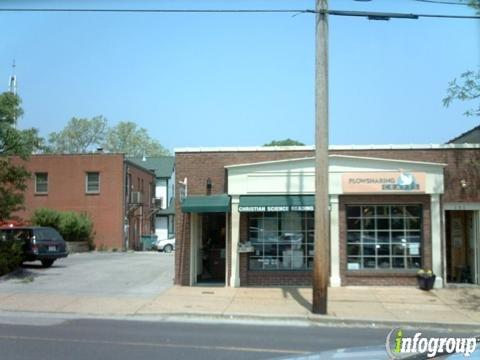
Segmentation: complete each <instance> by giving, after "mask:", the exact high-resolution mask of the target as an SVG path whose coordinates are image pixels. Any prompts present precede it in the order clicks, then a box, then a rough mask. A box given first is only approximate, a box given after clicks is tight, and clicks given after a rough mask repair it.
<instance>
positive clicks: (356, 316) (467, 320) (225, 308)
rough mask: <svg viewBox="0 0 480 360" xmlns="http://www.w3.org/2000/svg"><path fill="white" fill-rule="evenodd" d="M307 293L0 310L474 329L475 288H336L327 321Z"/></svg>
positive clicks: (192, 290) (215, 294) (178, 293)
mask: <svg viewBox="0 0 480 360" xmlns="http://www.w3.org/2000/svg"><path fill="white" fill-rule="evenodd" d="M311 298H312V291H311V289H309V288H297V287H284V288H236V289H234V288H225V287H203V286H202V287H172V288H170V289H168V290H167V291H165V292H163V293H162V294H160V295H158V296H156V297H153V298H132V297H121V296H115V297H105V296H103V297H99V296H66V295H54V294H39V293H34V294H32V293H30V294H25V293H22V294H20V293H2V294H0V311H17V312H47V313H48V312H53V313H63V314H78V315H104V316H162V315H163V316H184V317H185V316H202V317H205V316H207V317H213V318H226V319H232V318H233V319H270V320H300V321H314V322H320V323H321V322H325V323H346V324H355V323H359V324H362V323H376V324H382V323H383V324H398V325H401V324H404V325H407V324H410V325H418V324H424V325H427V324H429V325H434V324H444V325H445V326H449V325H451V326H466V327H477V328H478V329H479V330H480V288H478V287H477V288H475V287H469V288H457V289H452V288H449V289H438V290H433V291H430V292H425V291H422V290H419V289H416V288H413V287H342V288H330V289H329V302H328V316H320V315H313V314H312V313H311V311H310V309H311Z"/></svg>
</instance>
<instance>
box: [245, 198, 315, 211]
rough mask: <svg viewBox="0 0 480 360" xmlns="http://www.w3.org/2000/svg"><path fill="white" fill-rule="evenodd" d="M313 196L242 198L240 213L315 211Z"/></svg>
mask: <svg viewBox="0 0 480 360" xmlns="http://www.w3.org/2000/svg"><path fill="white" fill-rule="evenodd" d="M314 209H315V197H314V196H313V195H272V196H268V195H262V196H260V195H258V196H256V195H255V196H240V205H239V207H238V211H240V212H269V211H281V212H286V211H313V210H314Z"/></svg>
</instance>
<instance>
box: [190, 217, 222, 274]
mask: <svg viewBox="0 0 480 360" xmlns="http://www.w3.org/2000/svg"><path fill="white" fill-rule="evenodd" d="M225 235H226V229H225V214H224V213H208V214H202V239H201V247H200V254H201V257H200V259H201V272H200V274H199V275H198V278H197V282H199V283H201V282H209V283H210V282H211V283H225V256H226V253H225V243H226V242H225V239H226V236H225Z"/></svg>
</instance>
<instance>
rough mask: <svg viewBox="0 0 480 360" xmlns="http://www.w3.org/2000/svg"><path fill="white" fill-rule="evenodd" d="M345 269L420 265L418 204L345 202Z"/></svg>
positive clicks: (419, 207)
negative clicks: (353, 203)
mask: <svg viewBox="0 0 480 360" xmlns="http://www.w3.org/2000/svg"><path fill="white" fill-rule="evenodd" d="M346 211H347V270H388V269H417V268H420V267H421V265H422V258H421V250H422V206H421V205H347V207H346Z"/></svg>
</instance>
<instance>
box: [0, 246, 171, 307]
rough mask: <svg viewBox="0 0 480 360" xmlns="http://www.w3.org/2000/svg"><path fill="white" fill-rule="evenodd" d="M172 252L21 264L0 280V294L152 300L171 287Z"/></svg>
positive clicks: (94, 255)
mask: <svg viewBox="0 0 480 360" xmlns="http://www.w3.org/2000/svg"><path fill="white" fill-rule="evenodd" d="M173 277H174V253H170V254H164V253H158V252H136V253H134V252H127V253H123V252H121V253H107V252H92V253H82V254H72V255H70V256H68V257H67V258H65V259H60V260H57V261H56V262H55V263H54V264H53V266H52V267H51V268H47V269H45V268H42V267H41V265H40V262H33V263H25V264H24V266H23V267H22V268H21V269H20V270H19V271H18V272H15V273H14V274H11V275H7V276H4V277H2V278H0V293H44V294H58V295H67V296H82V295H83V296H114V297H135V298H153V297H155V296H158V295H159V294H160V293H162V292H163V291H165V290H167V289H169V288H170V287H172V285H173Z"/></svg>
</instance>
